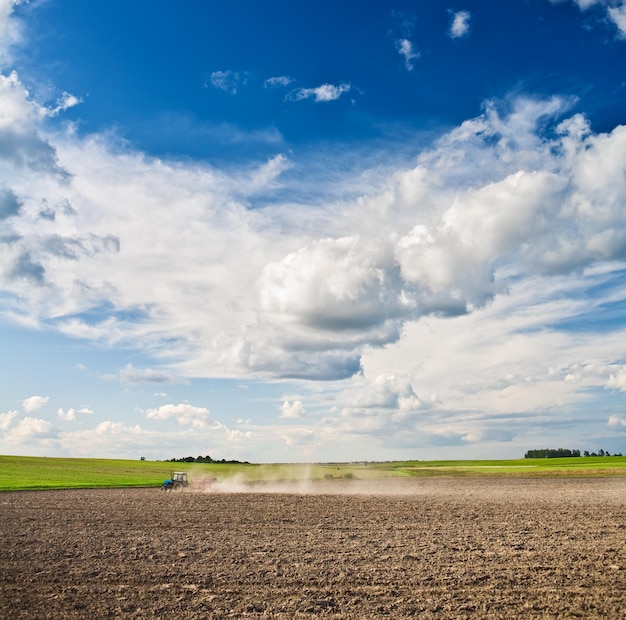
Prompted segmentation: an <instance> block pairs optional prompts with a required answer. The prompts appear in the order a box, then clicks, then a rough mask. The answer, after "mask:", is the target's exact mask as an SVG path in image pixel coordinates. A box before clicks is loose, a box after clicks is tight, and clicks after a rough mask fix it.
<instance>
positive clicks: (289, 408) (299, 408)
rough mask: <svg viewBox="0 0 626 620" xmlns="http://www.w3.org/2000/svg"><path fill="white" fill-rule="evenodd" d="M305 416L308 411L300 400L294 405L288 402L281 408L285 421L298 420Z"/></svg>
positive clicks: (295, 401) (294, 402)
mask: <svg viewBox="0 0 626 620" xmlns="http://www.w3.org/2000/svg"><path fill="white" fill-rule="evenodd" d="M305 416H306V410H305V408H304V406H303V405H302V401H300V400H294V401H293V402H292V403H290V402H289V401H288V400H286V401H285V402H284V403H283V404H282V405H281V407H280V417H281V418H283V419H288V420H289V419H291V420H296V419H298V418H303V417H305Z"/></svg>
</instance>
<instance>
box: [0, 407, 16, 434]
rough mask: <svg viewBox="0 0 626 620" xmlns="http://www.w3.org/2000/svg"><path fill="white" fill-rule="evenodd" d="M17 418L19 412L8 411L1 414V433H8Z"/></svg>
mask: <svg viewBox="0 0 626 620" xmlns="http://www.w3.org/2000/svg"><path fill="white" fill-rule="evenodd" d="M16 417H17V411H7V412H6V413H0V431H6V430H7V429H8V428H9V426H11V422H13V420H14V419H15V418H16Z"/></svg>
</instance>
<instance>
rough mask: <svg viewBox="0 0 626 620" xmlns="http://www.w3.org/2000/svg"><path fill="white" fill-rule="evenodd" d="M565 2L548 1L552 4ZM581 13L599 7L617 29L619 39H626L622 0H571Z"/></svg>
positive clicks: (625, 20) (625, 10)
mask: <svg viewBox="0 0 626 620" xmlns="http://www.w3.org/2000/svg"><path fill="white" fill-rule="evenodd" d="M564 1H567V0H550V2H552V3H553V4H557V3H560V2H564ZM572 2H574V4H576V5H577V6H578V7H579V8H580V10H581V11H586V10H587V9H590V8H591V7H592V6H598V7H601V8H602V9H604V10H605V11H606V16H607V18H608V19H609V21H611V22H612V23H613V24H614V25H615V26H616V27H617V29H618V32H619V36H620V38H626V2H624V1H623V0H572Z"/></svg>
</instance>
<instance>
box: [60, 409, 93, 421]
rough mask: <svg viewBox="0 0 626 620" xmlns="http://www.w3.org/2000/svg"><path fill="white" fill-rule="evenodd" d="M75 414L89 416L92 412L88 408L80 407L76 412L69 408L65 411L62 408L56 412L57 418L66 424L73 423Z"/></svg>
mask: <svg viewBox="0 0 626 620" xmlns="http://www.w3.org/2000/svg"><path fill="white" fill-rule="evenodd" d="M77 413H79V414H81V415H91V414H93V410H92V409H90V408H89V407H81V408H80V409H79V410H78V411H76V409H74V408H73V407H70V408H69V409H68V410H67V411H65V410H64V409H62V408H59V410H58V411H57V415H58V416H59V418H61V420H65V421H66V422H75V421H76V414H77Z"/></svg>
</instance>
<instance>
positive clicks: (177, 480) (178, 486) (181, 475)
mask: <svg viewBox="0 0 626 620" xmlns="http://www.w3.org/2000/svg"><path fill="white" fill-rule="evenodd" d="M188 486H189V480H188V478H187V474H186V473H185V472H184V471H175V472H174V473H173V474H172V477H171V478H170V479H169V480H165V481H164V482H163V486H162V487H161V489H162V490H163V491H182V490H183V489H185V488H187V487H188Z"/></svg>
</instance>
